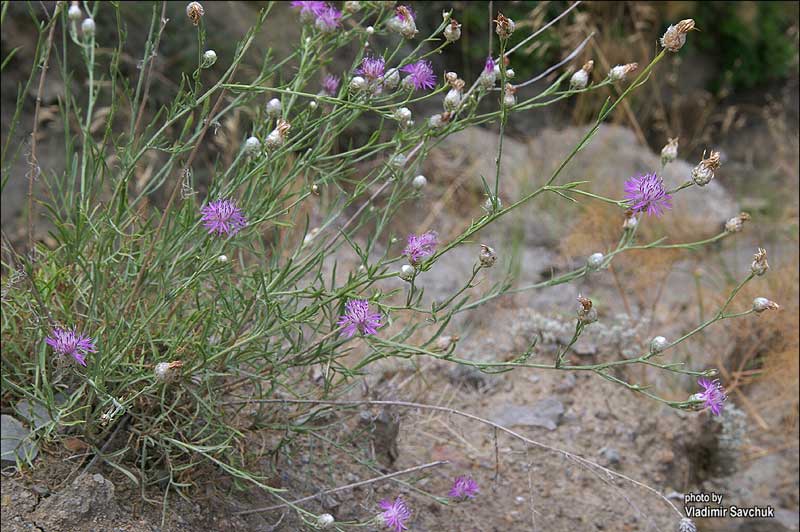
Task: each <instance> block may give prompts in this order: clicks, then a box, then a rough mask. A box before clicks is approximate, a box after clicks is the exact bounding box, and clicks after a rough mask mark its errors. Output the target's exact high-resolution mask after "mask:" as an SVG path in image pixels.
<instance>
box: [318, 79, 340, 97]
mask: <svg viewBox="0 0 800 532" xmlns="http://www.w3.org/2000/svg"><path fill="white" fill-rule="evenodd" d="M322 92H324V93H325V94H327V95H328V96H336V93H337V92H339V78H337V77H336V76H331V75H328V76H325V77H324V78H323V79H322Z"/></svg>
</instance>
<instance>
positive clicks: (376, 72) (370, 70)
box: [356, 57, 386, 80]
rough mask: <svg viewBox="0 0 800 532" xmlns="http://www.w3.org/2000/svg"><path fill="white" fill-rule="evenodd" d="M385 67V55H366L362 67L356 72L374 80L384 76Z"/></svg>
mask: <svg viewBox="0 0 800 532" xmlns="http://www.w3.org/2000/svg"><path fill="white" fill-rule="evenodd" d="M385 69H386V61H385V60H384V59H383V57H365V58H364V59H363V60H362V61H361V67H360V68H359V69H358V70H356V74H358V75H359V76H364V77H365V78H367V79H368V80H374V79H378V78H379V77H381V76H383V73H384V71H385Z"/></svg>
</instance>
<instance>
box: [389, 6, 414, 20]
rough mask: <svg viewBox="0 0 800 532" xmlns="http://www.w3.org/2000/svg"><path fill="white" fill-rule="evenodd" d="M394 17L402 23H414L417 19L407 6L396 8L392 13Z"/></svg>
mask: <svg viewBox="0 0 800 532" xmlns="http://www.w3.org/2000/svg"><path fill="white" fill-rule="evenodd" d="M394 16H395V18H396V19H398V20H400V21H402V22H414V21H415V20H416V19H417V15H416V13H414V10H413V9H411V8H410V7H408V6H397V7H396V8H395V11H394Z"/></svg>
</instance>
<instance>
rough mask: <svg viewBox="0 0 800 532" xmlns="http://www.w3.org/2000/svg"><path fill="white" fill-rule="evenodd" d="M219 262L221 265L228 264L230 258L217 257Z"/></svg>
mask: <svg viewBox="0 0 800 532" xmlns="http://www.w3.org/2000/svg"><path fill="white" fill-rule="evenodd" d="M217 262H221V263H223V264H225V263H226V262H228V256H227V255H220V256H219V257H217Z"/></svg>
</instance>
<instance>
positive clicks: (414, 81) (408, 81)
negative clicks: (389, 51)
mask: <svg viewBox="0 0 800 532" xmlns="http://www.w3.org/2000/svg"><path fill="white" fill-rule="evenodd" d="M400 70H401V71H402V72H405V73H406V74H408V75H407V76H406V77H405V78H403V85H404V86H406V87H407V88H413V89H415V90H421V89H432V88H434V87H435V86H436V74H434V73H433V66H431V62H430V61H426V60H425V59H420V60H419V61H417V62H416V63H411V64H410V65H406V66H404V67H403V68H401V69H400Z"/></svg>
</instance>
